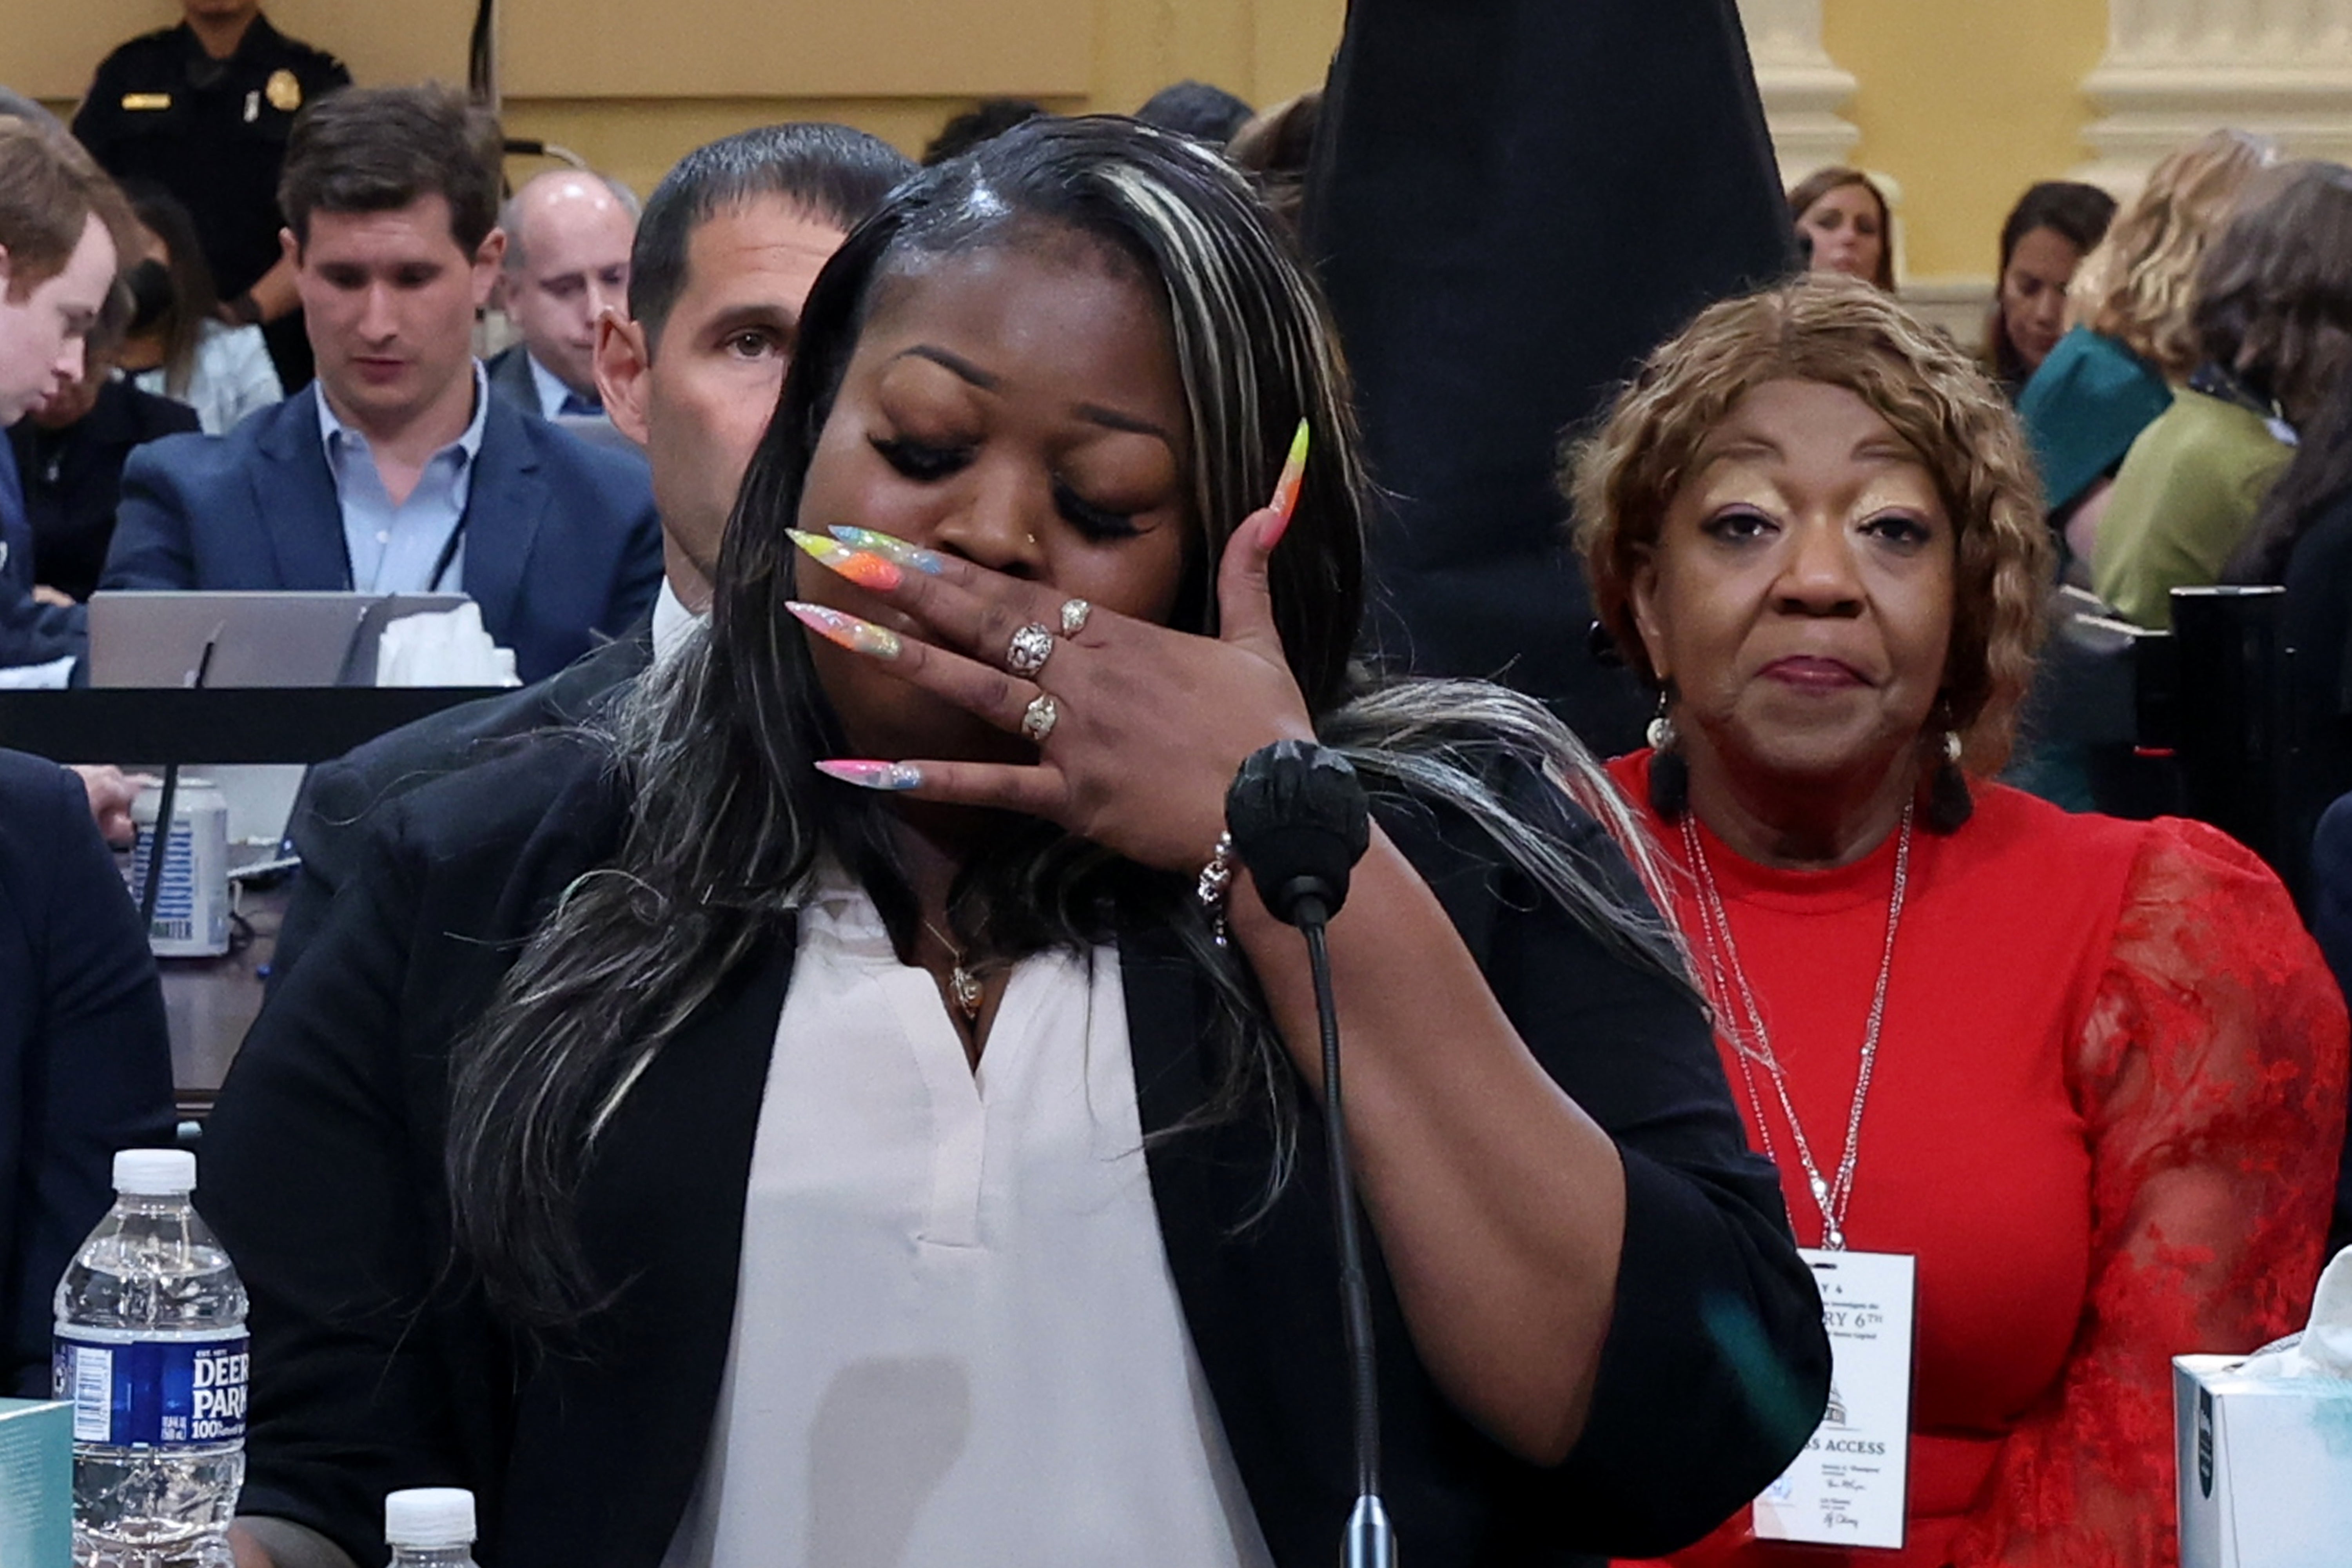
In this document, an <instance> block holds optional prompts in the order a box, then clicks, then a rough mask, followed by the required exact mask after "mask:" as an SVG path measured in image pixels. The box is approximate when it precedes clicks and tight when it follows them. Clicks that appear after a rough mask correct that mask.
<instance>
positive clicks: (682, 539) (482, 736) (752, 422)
mask: <svg viewBox="0 0 2352 1568" xmlns="http://www.w3.org/2000/svg"><path fill="white" fill-rule="evenodd" d="M913 167H914V166H913V164H912V163H909V162H908V160H907V159H906V158H905V157H904V156H902V155H901V154H899V153H897V152H895V151H893V150H892V149H891V148H890V147H889V146H888V145H887V144H886V143H884V142H879V141H877V140H876V139H875V138H873V137H871V136H868V135H866V133H864V132H858V131H852V130H850V129H849V128H848V127H846V126H841V125H824V124H796V125H772V126H765V127H762V128H761V129H759V130H755V131H746V132H742V133H740V135H735V136H730V137H728V138H726V139H725V140H723V141H720V142H712V143H711V144H710V145H709V146H707V147H701V148H698V149H697V150H696V151H694V152H692V153H688V154H687V155H686V157H685V158H684V159H683V160H682V161H681V162H680V163H678V165H677V168H676V169H674V170H672V171H671V172H670V174H669V175H668V177H667V178H666V179H664V180H663V181H662V184H661V187H660V188H659V189H658V190H656V192H655V193H654V195H653V199H652V201H651V202H650V203H649V204H648V205H647V206H646V217H645V222H644V225H643V226H641V227H640V228H639V230H638V231H637V237H636V242H635V252H634V256H633V268H634V269H633V271H632V273H631V283H630V289H629V300H628V303H629V317H630V319H629V320H627V321H621V320H619V319H617V318H616V317H614V316H612V315H610V314H609V313H608V314H607V315H606V317H605V318H604V327H603V338H604V343H603V352H602V353H600V354H599V356H598V367H597V370H598V377H599V380H600V382H601V383H602V390H603V392H604V398H605V402H606V405H607V406H608V407H609V408H610V409H611V411H612V413H613V416H614V419H615V421H616V422H617V423H618V424H619V426H620V427H621V429H622V430H623V432H624V433H625V434H626V435H627V436H628V437H630V438H631V439H633V440H635V441H636V442H638V443H639V444H641V445H642V446H643V447H645V448H646V453H647V455H648V456H649V457H650V458H651V459H652V468H653V486H654V492H655V494H656V496H658V497H659V498H660V504H661V517H662V529H663V534H664V541H665V545H664V555H665V557H666V563H667V570H666V574H665V580H664V583H663V586H662V590H661V594H660V597H659V599H658V601H657V604H656V609H655V611H654V613H653V615H652V616H649V617H647V618H646V619H645V620H642V621H640V622H639V624H638V626H637V627H636V628H635V631H634V632H633V633H632V634H631V635H629V636H626V637H622V638H620V639H619V640H617V641H615V642H614V643H613V644H611V645H610V646H608V647H604V648H603V649H601V650H599V651H598V652H597V653H595V654H593V655H592V656H590V657H589V658H584V659H583V660H581V661H580V662H579V663H577V664H575V665H573V666H572V667H571V668H569V669H566V670H565V671H564V672H563V673H562V675H559V676H557V677H556V678H554V679H551V680H546V681H541V683H539V684H538V685H536V686H530V687H526V688H525V689H522V690H520V691H518V692H515V693H513V694H511V695H509V696H506V697H493V698H488V699H486V700H482V701H480V702H469V703H467V704H466V705H465V706H463V707H461V708H453V709H450V710H447V711H446V712H442V713H436V714H435V715H433V716H432V717H431V718H429V719H422V720H419V721H417V722H415V723H414V724H410V725H407V726H405V727H404V728H402V729H399V730H395V731H393V732H392V733H391V734H388V735H383V736H380V737H378V738H377V739H375V740H373V741H371V742H368V743H367V744H366V745H364V746H362V747H360V748H358V749H357V750H356V751H354V752H352V753H351V754H350V755H348V756H346V757H343V758H341V759H340V760H338V761H336V762H332V763H324V764H322V765H321V766H320V767H318V768H316V769H314V770H313V771H312V773H311V774H310V781H309V783H308V784H307V786H306V787H305V789H304V791H303V795H302V799H301V801H300V803H299V804H298V805H297V806H296V807H295V812H294V820H293V825H292V827H291V833H292V836H293V840H294V848H295V852H296V853H297V854H299V856H300V857H301V858H302V869H301V871H300V873H299V877H298V879H297V881H296V883H295V889H294V898H293V901H292V903H291V904H290V905H289V907H288V909H287V911H286V918H285V921H284V922H283V923H282V924H281V925H280V927H279V928H278V949H277V952H276V955H275V956H274V958H273V959H272V961H271V965H270V987H271V989H272V990H273V991H275V990H276V988H277V985H278V982H279V981H280V980H281V979H283V978H284V977H285V975H286V974H287V973H289V972H290V971H291V970H292V968H293V966H294V964H295V963H296V962H297V961H298V960H299V958H300V957H301V956H302V952H303V950H304V949H305V948H306V947H308V946H309V944H310V939H311V937H312V936H313V935H315V934H316V933H317V931H318V929H319V926H320V922H321V921H324V920H325V918H326V913H327V907H328V905H329V904H330V903H331V902H332V901H333V899H334V893H335V889H337V888H339V887H341V886H342V884H343V883H344V882H345V881H346V880H348V879H350V877H351V876H352V870H353V859H354V857H355V856H356V854H357V852H358V847H359V843H360V839H361V837H362V834H361V832H360V827H361V826H362V822H363V820H364V819H365V818H366V816H367V814H368V813H369V812H371V811H373V810H375V809H376V808H378V807H380V806H382V805H384V804H385V803H386V802H388V801H390V800H392V799H394V798H395V797H397V796H399V795H404V794H405V793H406V792H407V791H409V790H410V789H413V788H415V786H416V785H417V784H422V783H424V782H425V781H426V780H428V779H432V778H436V777H438V776H439V775H441V774H443V773H449V772H451V771H453V770H455V769H457V768H461V767H465V766H467V765H469V764H471V763H477V762H481V761H484V760H486V759H488V757H491V756H493V755H496V754H497V753H498V751H499V742H504V741H507V740H509V739H511V738H513V737H515V736H517V735H521V734H524V733H527V732H528V731H532V730H540V729H545V728H548V727H550V726H552V725H559V724H576V723H578V722H580V721H582V720H583V719H585V718H588V717H590V716H591V715H592V714H593V713H594V711H595V710H597V709H598V707H599V706H600V705H601V704H602V703H603V702H604V699H605V698H606V697H607V696H609V695H610V694H611V693H612V692H613V691H614V689H616V688H618V687H620V686H621V685H623V684H624V683H625V682H626V681H628V680H630V679H634V678H635V676H636V675H638V674H639V673H641V672H642V671H643V670H644V669H645V668H646V666H647V664H648V663H650V662H651V661H652V660H653V658H655V657H656V655H655V647H656V643H657V642H658V643H659V644H661V645H662V646H663V647H673V646H675V644H676V642H677V639H678V637H679V636H680V635H681V634H682V633H683V631H684V630H685V629H686V628H687V627H688V626H690V624H691V621H692V617H693V616H696V615H698V614H699V613H700V611H701V610H702V608H703V607H704V606H705V605H707V604H708V603H709V597H710V580H709V570H710V565H711V563H712V561H713V560H714V559H715V557H716V555H717V553H718V547H719V535H720V534H721V533H722V532H723V531H724V530H725V528H726V524H727V516H728V513H729V511H730V510H731V508H732V506H733V504H734V500H735V491H736V489H737V487H738V486H739V485H740V483H741V480H742V477H743V470H744V468H746V467H747V466H748V465H749V464H750V463H751V449H752V447H755V446H757V445H758V444H759V439H760V437H761V435H762V434H763V433H764V432H765V431H766V429H767V426H768V413H769V410H770V409H771V408H772V407H773V406H774V405H775V401H776V393H777V390H778V388H779V387H780V386H781V385H782V382H783V374H784V366H785V363H786V362H787V361H788V360H789V359H790V357H791V355H790V353H789V350H790V345H791V343H792V340H793V331H794V329H795V327H796V326H797V325H798V323H799V321H800V313H801V306H802V304H803V301H804V300H806V299H807V298H808V290H809V285H810V284H811V283H813V282H814V281H815V279H816V274H817V271H818V269H819V268H821V267H823V266H824V260H825V258H827V257H829V256H831V255H832V254H833V252H834V250H835V247H838V246H839V245H840V244H841V241H842V239H843V238H844V237H845V236H846V235H847V233H848V231H849V230H850V229H852V228H855V227H856V226H857V224H858V221H859V220H860V219H862V218H864V217H865V216H866V214H867V213H869V212H871V211H872V210H873V209H874V208H875V207H876V206H877V205H879V204H880V202H881V200H882V198H883V197H884V196H885V195H887V194H888V193H889V190H890V187H891V186H892V185H894V184H898V181H899V180H901V179H903V178H905V177H906V175H907V174H909V173H911V172H912V170H913ZM747 338H758V339H761V341H763V342H766V343H767V345H768V347H767V350H766V351H765V352H764V353H758V354H747V353H743V352H742V351H743V346H744V343H743V340H745V339H747ZM515 352H516V353H518V354H519V353H520V350H517V351H515Z"/></svg>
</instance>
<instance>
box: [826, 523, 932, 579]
mask: <svg viewBox="0 0 2352 1568" xmlns="http://www.w3.org/2000/svg"><path fill="white" fill-rule="evenodd" d="M825 531H826V532H828V533H830V534H832V535H833V536H834V537H835V539H838V540H839V541H841V542H843V543H844V544H846V545H848V546H849V547H850V548H851V549H852V550H864V551H869V552H872V553H874V554H876V555H879V556H880V557H882V558H883V559H884V560H885V561H892V562H896V563H898V564H899V565H901V566H905V567H909V568H911V569H912V570H914V571H917V572H921V573H925V574H929V575H930V576H933V577H936V576H938V575H939V574H940V573H942V572H944V571H946V570H947V569H948V563H947V561H946V560H945V558H944V557H941V556H940V555H936V554H934V553H932V552H930V551H928V550H926V549H924V548H923V547H922V546H921V545H919V544H909V543H908V542H906V541H905V540H903V539H899V538H898V537H896V536H894V535H892V534H887V533H882V532H878V531H876V530H874V529H871V528H850V527H846V526H845V525H843V524H841V523H835V524H834V526H833V527H831V528H829V529H827V530H825Z"/></svg>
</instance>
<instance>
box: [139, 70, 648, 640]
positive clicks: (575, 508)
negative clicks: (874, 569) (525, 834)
mask: <svg viewBox="0 0 2352 1568" xmlns="http://www.w3.org/2000/svg"><path fill="white" fill-rule="evenodd" d="M499 145H500V143H499V130H498V125H497V123H496V121H493V120H492V119H491V118H490V117H489V116H488V114H486V113H484V112H482V111H481V110H478V109H475V108H473V107H472V106H470V105H468V104H467V102H466V100H464V99H463V98H461V97H459V96H458V95H457V94H456V93H454V92H452V91H450V90H448V89H444V88H437V87H414V88H376V89H349V90H346V91H343V92H340V93H337V94H334V95H333V96H331V97H329V98H325V99H322V100H320V101H319V102H318V103H316V104H314V105H312V106H311V107H310V108H309V109H307V110H304V112H303V115H302V117H301V119H300V120H299V121H297V122H296V124H295V127H294V131H293V134H292V136H291V138H290V139H289V143H288V147H287V155H286V171H285V176H284V179H283V181H282V183H281V184H280V186H279V192H278V202H279V205H280V206H281V207H282V208H283V209H284V210H285V213H286V219H287V223H288V226H289V227H288V229H287V231H286V233H285V234H284V235H283V236H282V237H281V238H282V242H283V244H284V246H285V247H286V254H287V256H288V258H289V259H290V260H291V261H292V263H293V264H294V268H295V280H296V285H297V288H298V289H299V292H300V295H301V298H302V308H303V312H304V316H305V319H306V321H307V322H308V327H309V331H310V346H311V349H312V351H313V353H315V354H316V355H317V357H318V374H319V379H318V381H317V383H316V384H315V385H314V386H313V387H312V388H310V389H306V390H305V391H303V392H301V393H299V394H297V395H295V396H293V397H291V398H289V399H288V400H287V401H286V402H285V403H283V404H280V405H278V406H277V407H276V408H273V409H268V410H266V411H264V412H263V413H260V414H257V415H256V416H253V417H252V418H250V419H247V421H246V422H245V423H244V424H242V425H240V426H237V427H236V429H235V430H233V431H231V432H230V433H228V434H227V435H226V436H220V437H203V436H195V437H174V438H173V439H169V440H164V441H158V442H155V443H152V445H150V446H149V447H146V448H144V449H143V450H142V451H141V452H140V453H139V454H138V455H137V456H136V457H134V458H132V459H131V463H130V464H129V465H128V466H127V467H126V468H124V470H123V475H122V506H121V511H120V513H119V514H118V518H117V523H116V528H115V535H114V545H113V549H112V551H111V552H110V555H109V557H108V560H107V568H106V574H105V577H104V579H103V581H102V582H101V584H100V586H102V587H108V588H212V589H224V588H226V589H314V590H315V589H340V588H355V589H358V590H360V591H362V592H363V593H381V594H390V593H425V592H452V591H457V592H463V593H465V594H467V595H469V596H471V597H472V599H473V600H474V602H475V603H476V604H478V605H480V606H481V612H482V622H483V625H484V626H488V628H489V633H490V636H491V637H492V638H493V639H494V640H495V641H497V642H498V643H499V645H500V646H502V647H510V648H512V649H513V650H514V652H515V663H516V668H517V670H518V672H519V673H520V675H521V677H522V679H525V680H538V679H543V678H544V677H547V676H550V675H552V674H554V673H555V672H556V671H557V670H559V669H561V668H563V667H564V666H565V665H566V664H568V663H570V662H571V661H572V659H573V658H577V657H579V656H580V655H581V654H582V653H584V652H586V651H587V650H588V649H589V648H590V647H592V646H593V645H594V644H595V642H596V641H597V640H599V638H600V637H612V636H614V635H615V634H617V633H619V632H621V631H623V630H624V629H625V628H626V627H627V626H629V625H630V624H631V623H632V622H634V621H635V620H636V618H637V617H638V616H642V615H643V614H644V613H645V612H646V608H647V607H648V606H649V605H651V604H652V603H653V600H654V595H655V593H656V590H657V589H658V588H659V586H660V584H661V542H660V541H661V530H660V524H659V522H658V521H657V520H656V514H655V511H654V503H653V493H652V489H651V487H650V485H649V484H648V482H647V479H646V468H645V465H644V464H643V463H641V462H636V461H634V460H633V459H631V458H628V457H627V456H625V455H624V454H620V453H615V452H607V451H601V450H598V449H597V448H595V447H591V446H589V445H588V444H587V443H585V442H583V441H581V440H579V439H578V438H577V437H573V436H571V435H570V434H568V433H566V432H564V431H562V430H559V429H557V428H556V427H555V426H551V425H549V424H548V423H546V422H545V421H544V420H541V419H539V418H536V417H533V416H530V415H528V414H523V413H520V412H518V411H516V410H515V409H514V408H513V407H512V406H511V405H509V404H508V403H507V402H506V401H505V400H503V399H494V398H492V397H490V396H489V395H488V388H487V386H486V385H485V384H484V379H483V374H482V370H481V367H480V365H479V364H478V363H476V361H475V359H474V356H473V338H472V333H473V323H474V316H475V313H476V311H478V310H480V309H481V307H482V306H483V304H484V303H485V302H486V301H487V300H488V297H489V292H490V289H491V286H492V284H493V283H495V282H496V281H497V279H498V274H499V259H500V257H501V256H502V254H503V252H504V248H505V237H504V236H503V235H502V234H501V233H499V229H498V227H497V217H498V205H499Z"/></svg>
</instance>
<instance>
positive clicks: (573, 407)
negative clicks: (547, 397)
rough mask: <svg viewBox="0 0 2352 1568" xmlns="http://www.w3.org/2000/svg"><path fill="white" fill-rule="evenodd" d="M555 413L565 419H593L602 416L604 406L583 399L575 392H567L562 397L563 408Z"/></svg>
mask: <svg viewBox="0 0 2352 1568" xmlns="http://www.w3.org/2000/svg"><path fill="white" fill-rule="evenodd" d="M555 412H556V414H557V415H558V416H561V417H565V418H579V419H594V418H598V417H600V416H602V415H603V414H604V405H603V404H601V403H596V402H593V401H591V400H590V399H588V398H585V397H583V396H581V395H579V394H578V393H576V392H567V393H565V394H564V395H563V406H562V407H561V408H559V409H557V410H556V411H555Z"/></svg>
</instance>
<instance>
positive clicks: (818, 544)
mask: <svg viewBox="0 0 2352 1568" xmlns="http://www.w3.org/2000/svg"><path fill="white" fill-rule="evenodd" d="M785 531H786V532H788V533H790V534H791V535H792V539H793V543H794V544H797V545H799V546H800V547H801V548H802V549H803V550H805V551H807V552H808V553H809V558H810V559H811V560H813V561H814V562H815V563H817V564H818V565H820V566H822V567H824V569H825V570H826V571H828V572H831V573H833V574H835V576H839V577H844V578H846V579H847V580H848V581H850V582H852V583H855V584H857V585H858V586H859V587H861V588H872V589H874V590H875V591H876V592H877V593H885V594H887V593H888V592H889V591H890V590H891V589H893V588H895V587H897V586H898V584H901V583H903V582H905V581H906V574H904V573H902V572H900V571H899V570H898V567H896V566H894V565H892V564H891V563H889V562H887V561H886V560H884V559H883V558H882V557H881V556H879V555H877V554H875V553H873V552H871V551H866V550H851V549H848V548H847V547H845V546H844V545H840V544H836V543H835V542H833V541H832V540H830V539H826V538H824V537H822V536H820V535H818V534H814V533H803V532H802V531H800V530H799V529H797V528H793V529H787V530H785Z"/></svg>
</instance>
